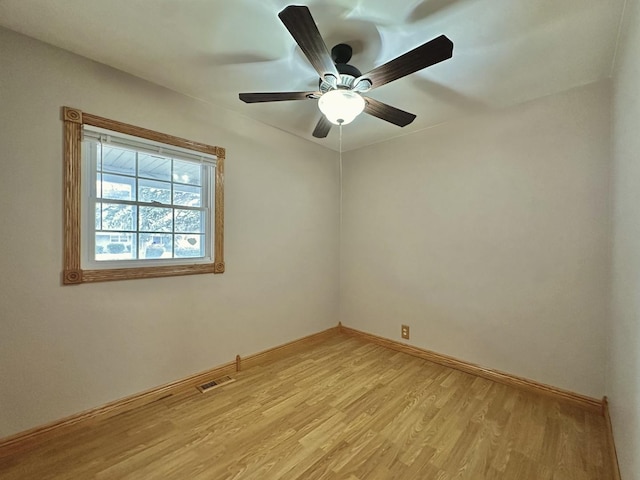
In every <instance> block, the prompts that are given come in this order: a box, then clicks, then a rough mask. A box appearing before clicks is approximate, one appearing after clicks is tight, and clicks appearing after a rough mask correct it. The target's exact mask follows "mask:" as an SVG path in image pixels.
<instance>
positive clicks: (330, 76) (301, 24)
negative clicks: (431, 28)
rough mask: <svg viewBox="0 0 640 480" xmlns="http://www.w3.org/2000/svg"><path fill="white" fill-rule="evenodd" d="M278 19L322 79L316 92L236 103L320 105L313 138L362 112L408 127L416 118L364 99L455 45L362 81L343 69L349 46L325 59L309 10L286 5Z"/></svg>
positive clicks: (442, 45) (395, 63)
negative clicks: (312, 102) (313, 101)
mask: <svg viewBox="0 0 640 480" xmlns="http://www.w3.org/2000/svg"><path fill="white" fill-rule="evenodd" d="M278 17H280V20H281V21H282V23H284V26H285V27H287V30H289V33H291V36H292V37H293V38H294V40H295V41H296V43H297V44H298V45H299V46H300V49H301V50H302V52H303V53H304V54H305V56H306V57H307V59H308V60H309V62H310V63H311V65H312V66H313V68H314V69H315V70H316V72H318V75H320V81H319V90H318V91H315V92H270V93H269V92H268V93H241V94H239V97H240V100H242V101H243V102H246V103H260V102H281V101H285V100H307V99H318V106H319V108H320V111H321V112H322V113H323V114H324V115H323V116H322V117H321V118H320V121H318V124H317V125H316V128H315V129H314V130H313V136H314V137H316V138H324V137H326V136H327V135H328V134H329V130H331V125H332V124H334V125H346V124H347V123H350V122H351V121H353V119H354V118H355V117H356V116H358V115H359V114H360V113H362V111H364V112H365V113H368V114H369V115H373V116H374V117H378V118H380V119H382V120H385V121H387V122H390V123H393V124H394V125H398V126H399V127H404V126H406V125H409V124H410V123H411V122H412V121H413V120H414V119H415V118H416V116H415V115H414V114H412V113H409V112H405V111H404V110H400V109H399V108H395V107H392V106H391V105H387V104H385V103H382V102H380V101H378V100H375V99H373V98H371V97H364V96H363V95H362V94H364V93H367V92H369V91H370V90H373V89H374V88H377V87H380V86H382V85H384V84H386V83H389V82H392V81H394V80H397V79H399V78H402V77H405V76H407V75H410V74H412V73H414V72H417V71H418V70H422V69H423V68H426V67H430V66H431V65H435V64H436V63H440V62H442V61H444V60H447V59H449V58H451V57H452V56H453V42H452V41H451V40H449V39H448V38H447V37H446V36H444V35H440V36H439V37H437V38H434V39H433V40H431V41H429V42H427V43H425V44H423V45H420V46H419V47H416V48H414V49H413V50H411V51H409V52H407V53H405V54H403V55H400V56H399V57H396V58H394V59H393V60H390V61H389V62H387V63H385V64H383V65H380V66H379V67H376V68H374V69H373V70H371V71H369V72H367V73H365V74H364V75H363V74H362V73H361V72H360V70H358V69H357V68H356V67H354V66H353V65H349V64H348V63H347V62H349V60H350V59H351V53H352V49H351V47H350V46H349V45H346V44H343V43H342V44H339V45H336V46H335V47H333V48H332V49H331V54H329V51H328V49H327V46H326V45H325V43H324V40H323V39H322V36H321V35H320V32H319V31H318V27H317V26H316V23H315V21H314V20H313V17H312V16H311V12H310V11H309V9H308V8H307V7H304V6H297V5H290V6H288V7H286V8H285V9H284V10H282V11H281V12H280V13H279V14H278Z"/></svg>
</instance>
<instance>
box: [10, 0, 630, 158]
mask: <svg viewBox="0 0 640 480" xmlns="http://www.w3.org/2000/svg"><path fill="white" fill-rule="evenodd" d="M289 4H291V1H287V0H261V1H256V0H108V1H107V0H0V25H2V26H4V27H7V28H9V29H12V30H15V31H18V32H20V33H23V34H25V35H28V36H31V37H34V38H37V39H39V40H42V41H44V42H47V43H50V44H53V45H56V46H58V47H61V48H64V49H66V50H70V51H72V52H75V53H77V54H80V55H83V56H85V57H88V58H91V59H93V60H96V61H98V62H101V63H105V64H107V65H111V66H113V67H115V68H118V69H121V70H124V71H126V72H129V73H131V74H133V75H136V76H139V77H142V78H144V79H147V80H149V81H152V82H154V83H157V84H159V85H163V86H165V87H168V88H170V89H172V90H175V91H177V92H181V93H184V94H186V95H189V96H192V97H196V98H199V99H202V100H205V101H207V102H211V103H213V104H216V105H220V106H224V107H227V108H229V109H231V110H235V111H237V112H239V113H241V114H243V115H247V116H249V117H253V118H255V119H257V120H260V121H262V122H264V123H267V124H270V125H273V126H275V127H277V128H280V129H282V130H285V131H288V132H291V133H292V134H294V135H298V136H300V137H303V138H305V139H308V140H310V141H314V142H317V143H319V144H321V145H325V146H327V147H329V148H333V149H337V147H338V128H337V127H336V128H333V129H332V131H331V133H330V134H329V136H328V137H327V138H326V139H315V138H313V137H312V136H311V132H312V131H313V128H314V126H315V124H316V122H317V121H318V118H319V115H320V113H319V111H318V110H317V102H316V101H315V100H303V101H293V102H278V103H260V104H251V105H248V104H245V103H243V102H241V101H240V100H239V99H238V93H240V92H268V91H298V90H316V89H317V85H318V83H317V82H318V79H317V74H316V73H315V71H314V70H313V68H312V67H311V66H310V65H309V64H308V62H307V61H306V59H305V57H304V56H303V54H302V53H301V51H300V49H299V48H298V47H297V45H296V43H295V42H294V40H293V39H292V38H291V36H290V35H289V33H288V31H287V30H286V28H285V27H284V25H283V24H282V23H281V22H280V20H279V18H278V12H279V11H281V10H282V9H283V8H284V7H286V6H287V5H289ZM623 4H624V0H533V1H532V0H366V1H365V0H327V1H320V0H314V1H309V2H308V3H306V5H307V6H308V7H309V9H310V10H311V13H312V15H313V17H314V19H315V20H316V23H317V24H318V29H319V30H320V33H321V34H322V36H323V38H324V39H325V42H326V44H327V46H328V48H329V49H331V47H332V46H333V45H335V44H337V43H349V44H351V45H352V46H353V49H354V55H353V58H352V60H351V62H350V63H351V64H353V65H354V66H356V67H358V68H359V69H360V70H361V71H362V72H367V71H369V70H371V69H372V68H374V67H376V66H378V65H380V64H382V63H385V62H387V61H388V60H391V59H392V58H394V57H396V56H398V55H400V54H402V53H404V52H405V51H408V50H410V49H412V48H414V47H416V46H418V45H421V44H422V43H424V42H426V41H428V40H431V39H432V38H434V37H436V36H438V35H440V34H445V35H447V36H448V37H449V38H450V39H451V40H452V41H453V43H454V51H453V58H452V59H450V60H447V61H445V62H443V63H440V64H438V65H435V66H432V67H430V68H427V69H425V70H422V71H420V72H417V73H414V74H413V75H411V76H408V77H405V78H402V79H399V80H397V81H395V82H393V83H389V84H387V85H384V86H382V87H380V88H379V89H375V90H373V91H372V92H370V94H369V95H370V96H371V97H373V98H376V99H378V100H381V101H383V102H386V103H389V104H391V105H393V106H396V107H398V108H401V109H403V110H407V111H410V112H412V113H415V114H416V115H417V118H416V120H415V121H414V122H413V123H412V124H411V125H409V126H407V127H405V128H399V127H397V126H395V125H392V124H389V123H387V122H384V121H382V120H379V119H377V118H373V117H370V116H368V115H364V114H363V115H361V116H360V117H358V118H357V119H356V120H355V121H354V122H353V123H352V124H350V125H347V126H345V127H344V130H343V137H344V148H345V150H349V149H354V148H358V147H361V146H364V145H368V144H372V143H376V142H379V141H382V140H386V139H389V138H392V137H395V136H398V135H403V134H406V133H410V132H413V131H416V130H420V129H424V128H428V127H430V126H433V125H436V124H439V123H442V122H444V121H447V120H450V119H452V118H456V117H460V116H463V115H468V114H472V113H475V112H478V111H482V110H486V109H496V108H501V107H505V106H509V105H513V104H517V103H520V102H523V101H526V100H530V99H533V98H537V97H541V96H545V95H549V94H553V93H556V92H560V91H563V90H567V89H569V88H572V87H575V86H578V85H584V84H588V83H591V82H594V81H597V80H600V79H603V78H606V77H609V76H610V75H611V70H612V65H613V62H614V57H615V49H616V41H617V35H618V28H619V23H620V18H621V15H622V9H623Z"/></svg>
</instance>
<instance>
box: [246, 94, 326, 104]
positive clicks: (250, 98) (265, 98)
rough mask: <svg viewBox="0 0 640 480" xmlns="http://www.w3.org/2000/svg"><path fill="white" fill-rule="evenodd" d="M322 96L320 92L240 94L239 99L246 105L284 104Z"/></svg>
mask: <svg viewBox="0 0 640 480" xmlns="http://www.w3.org/2000/svg"><path fill="white" fill-rule="evenodd" d="M313 95H318V96H320V95H321V94H320V92H267V93H240V94H239V95H238V97H240V100H242V101H243V102H245V103H259V102H283V101H285V100H307V99H309V98H314V97H313Z"/></svg>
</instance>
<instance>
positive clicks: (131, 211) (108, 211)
mask: <svg viewBox="0 0 640 480" xmlns="http://www.w3.org/2000/svg"><path fill="white" fill-rule="evenodd" d="M135 229H136V207H135V206H133V205H119V204H115V203H107V202H104V203H102V230H125V231H126V230H135Z"/></svg>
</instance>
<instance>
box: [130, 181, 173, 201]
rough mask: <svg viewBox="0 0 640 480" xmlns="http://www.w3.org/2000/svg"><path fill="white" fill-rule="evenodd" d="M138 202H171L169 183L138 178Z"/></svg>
mask: <svg viewBox="0 0 640 480" xmlns="http://www.w3.org/2000/svg"><path fill="white" fill-rule="evenodd" d="M138 201H139V202H149V203H151V202H160V203H165V204H167V205H170V204H171V184H170V183H167V182H156V181H154V180H145V179H143V178H142V179H140V180H138Z"/></svg>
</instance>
